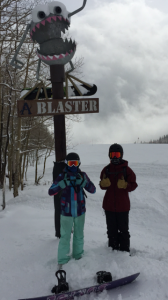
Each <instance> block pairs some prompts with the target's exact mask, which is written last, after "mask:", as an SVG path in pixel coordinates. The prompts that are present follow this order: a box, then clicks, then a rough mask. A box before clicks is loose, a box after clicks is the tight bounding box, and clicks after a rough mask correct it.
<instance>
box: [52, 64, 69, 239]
mask: <svg viewBox="0 0 168 300" xmlns="http://www.w3.org/2000/svg"><path fill="white" fill-rule="evenodd" d="M50 74H51V83H52V95H53V99H63V98H64V91H63V82H64V81H65V73H64V66H63V65H52V66H50ZM54 137H55V158H56V163H54V168H53V180H55V179H56V177H57V176H58V175H59V173H61V172H62V170H63V168H64V167H65V163H64V162H61V161H63V160H65V157H66V129H65V115H59V116H54ZM54 207H55V216H54V221H55V236H56V237H58V238H60V236H61V234H60V210H61V207H60V195H59V194H58V195H55V196H54Z"/></svg>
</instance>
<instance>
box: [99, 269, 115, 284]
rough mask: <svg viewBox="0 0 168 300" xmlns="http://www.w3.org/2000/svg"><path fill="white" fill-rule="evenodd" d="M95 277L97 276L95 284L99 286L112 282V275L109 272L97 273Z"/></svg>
mask: <svg viewBox="0 0 168 300" xmlns="http://www.w3.org/2000/svg"><path fill="white" fill-rule="evenodd" d="M96 275H97V283H99V284H101V283H104V282H109V281H112V275H111V273H110V272H106V271H99V272H97V273H96Z"/></svg>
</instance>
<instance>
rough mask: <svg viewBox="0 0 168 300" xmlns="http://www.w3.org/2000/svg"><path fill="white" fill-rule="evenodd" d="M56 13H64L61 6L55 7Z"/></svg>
mask: <svg viewBox="0 0 168 300" xmlns="http://www.w3.org/2000/svg"><path fill="white" fill-rule="evenodd" d="M54 11H55V13H56V14H61V13H62V8H61V7H60V6H55V7H54Z"/></svg>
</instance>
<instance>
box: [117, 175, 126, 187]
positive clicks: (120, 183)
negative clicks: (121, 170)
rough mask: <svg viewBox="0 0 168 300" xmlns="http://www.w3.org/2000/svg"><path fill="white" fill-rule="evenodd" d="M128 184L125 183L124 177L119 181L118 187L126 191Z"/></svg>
mask: <svg viewBox="0 0 168 300" xmlns="http://www.w3.org/2000/svg"><path fill="white" fill-rule="evenodd" d="M127 185H128V182H126V181H125V179H124V177H123V176H122V177H121V179H118V182H117V186H118V188H119V189H126V188H127Z"/></svg>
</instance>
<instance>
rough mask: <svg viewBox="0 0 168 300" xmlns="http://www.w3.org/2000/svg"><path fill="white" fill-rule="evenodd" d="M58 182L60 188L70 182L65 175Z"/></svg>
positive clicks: (68, 184) (63, 187)
mask: <svg viewBox="0 0 168 300" xmlns="http://www.w3.org/2000/svg"><path fill="white" fill-rule="evenodd" d="M58 184H59V186H60V188H61V189H65V188H66V186H70V184H71V182H70V180H69V179H67V176H66V175H65V177H64V179H63V180H61V181H60V182H59V183H58Z"/></svg>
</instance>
